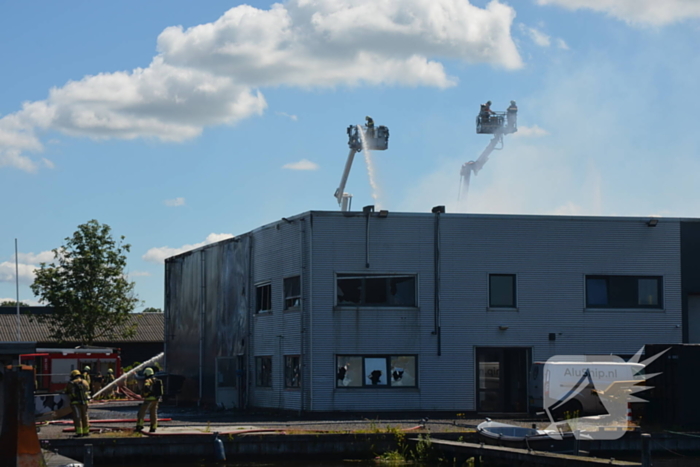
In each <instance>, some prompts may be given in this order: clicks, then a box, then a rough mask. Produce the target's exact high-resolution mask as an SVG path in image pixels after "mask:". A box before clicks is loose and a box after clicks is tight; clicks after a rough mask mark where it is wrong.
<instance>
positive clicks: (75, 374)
mask: <svg viewBox="0 0 700 467" xmlns="http://www.w3.org/2000/svg"><path fill="white" fill-rule="evenodd" d="M76 376H80V372H79V371H78V370H73V371H71V372H70V377H71V378H75V377H76Z"/></svg>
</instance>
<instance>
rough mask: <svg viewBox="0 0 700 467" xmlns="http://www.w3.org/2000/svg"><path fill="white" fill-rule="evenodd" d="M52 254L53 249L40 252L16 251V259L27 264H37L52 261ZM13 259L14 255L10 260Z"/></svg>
mask: <svg viewBox="0 0 700 467" xmlns="http://www.w3.org/2000/svg"><path fill="white" fill-rule="evenodd" d="M53 258H54V254H53V251H42V252H41V253H37V254H34V253H18V254H17V259H18V260H19V262H21V263H28V264H39V263H50V262H51V261H53ZM14 260H15V256H14V255H12V261H14Z"/></svg>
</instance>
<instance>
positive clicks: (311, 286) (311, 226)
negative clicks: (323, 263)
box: [308, 214, 335, 412]
mask: <svg viewBox="0 0 700 467" xmlns="http://www.w3.org/2000/svg"><path fill="white" fill-rule="evenodd" d="M313 300H314V215H313V214H309V302H308V303H309V352H308V354H309V411H310V412H313V411H314V383H313V381H314V351H315V349H314V302H313ZM333 365H334V366H335V363H334V364H333Z"/></svg>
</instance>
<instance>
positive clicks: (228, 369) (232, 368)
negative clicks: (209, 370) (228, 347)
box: [216, 357, 236, 388]
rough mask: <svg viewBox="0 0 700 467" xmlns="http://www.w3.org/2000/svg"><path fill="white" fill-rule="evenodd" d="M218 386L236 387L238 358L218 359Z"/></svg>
mask: <svg viewBox="0 0 700 467" xmlns="http://www.w3.org/2000/svg"><path fill="white" fill-rule="evenodd" d="M216 385H217V387H220V388H235V387H236V357H218V358H217V359H216Z"/></svg>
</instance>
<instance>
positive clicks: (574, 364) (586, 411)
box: [528, 361, 644, 418]
mask: <svg viewBox="0 0 700 467" xmlns="http://www.w3.org/2000/svg"><path fill="white" fill-rule="evenodd" d="M587 372H588V373H587ZM643 380H644V365H642V364H641V363H630V362H624V361H600V362H598V361H553V362H535V363H533V364H532V366H531V367H530V376H529V380H528V392H529V394H530V397H529V409H530V412H531V413H537V412H542V411H545V410H546V409H548V408H550V407H554V406H555V404H556V402H558V401H563V400H564V398H566V399H570V400H568V402H567V404H566V410H567V412H568V416H567V417H564V418H574V417H585V416H593V415H606V414H607V413H608V411H607V410H606V407H605V405H604V403H603V401H602V400H601V397H600V395H601V394H605V392H606V391H607V390H608V389H609V388H614V387H616V386H619V385H620V383H624V382H630V384H634V383H633V382H634V381H639V382H641V381H643ZM545 401H548V402H549V404H548V405H549V407H545V406H544V405H545ZM559 415H560V417H555V418H562V417H561V416H563V414H559Z"/></svg>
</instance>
